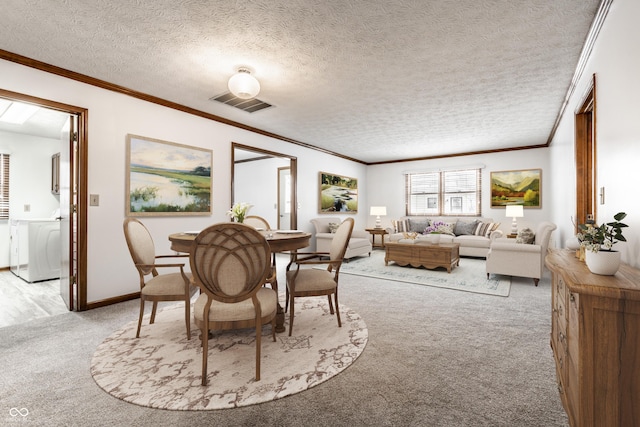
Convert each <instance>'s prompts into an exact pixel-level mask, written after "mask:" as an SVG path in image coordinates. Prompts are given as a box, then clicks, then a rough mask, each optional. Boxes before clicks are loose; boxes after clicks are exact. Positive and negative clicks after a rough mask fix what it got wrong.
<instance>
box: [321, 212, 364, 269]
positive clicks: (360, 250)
mask: <svg viewBox="0 0 640 427" xmlns="http://www.w3.org/2000/svg"><path fill="white" fill-rule="evenodd" d="M311 223H312V224H313V225H314V227H315V228H316V235H315V237H316V252H329V251H330V250H331V242H332V240H333V238H334V236H335V234H334V233H331V230H330V229H329V224H336V225H339V224H340V223H342V220H341V219H340V218H337V217H322V218H314V219H312V220H311ZM372 250H373V244H372V243H371V236H370V235H369V233H368V232H367V231H365V230H353V232H352V233H351V238H350V239H349V243H348V245H347V251H346V253H345V254H344V258H345V259H347V260H348V259H350V258H353V257H356V256H359V255H365V254H368V255H371V251H372Z"/></svg>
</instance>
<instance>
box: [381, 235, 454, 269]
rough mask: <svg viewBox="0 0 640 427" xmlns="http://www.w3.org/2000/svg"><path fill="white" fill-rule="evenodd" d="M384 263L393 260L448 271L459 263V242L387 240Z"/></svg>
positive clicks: (401, 263)
mask: <svg viewBox="0 0 640 427" xmlns="http://www.w3.org/2000/svg"><path fill="white" fill-rule="evenodd" d="M384 249H385V255H384V265H389V261H394V262H395V263H396V264H398V265H401V266H406V265H410V266H412V267H424V268H429V269H431V268H437V267H444V268H446V269H447V272H448V273H451V270H452V269H453V268H454V267H457V266H458V265H459V264H460V244H459V243H440V244H431V243H426V242H425V243H398V242H387V243H386V244H385V246H384Z"/></svg>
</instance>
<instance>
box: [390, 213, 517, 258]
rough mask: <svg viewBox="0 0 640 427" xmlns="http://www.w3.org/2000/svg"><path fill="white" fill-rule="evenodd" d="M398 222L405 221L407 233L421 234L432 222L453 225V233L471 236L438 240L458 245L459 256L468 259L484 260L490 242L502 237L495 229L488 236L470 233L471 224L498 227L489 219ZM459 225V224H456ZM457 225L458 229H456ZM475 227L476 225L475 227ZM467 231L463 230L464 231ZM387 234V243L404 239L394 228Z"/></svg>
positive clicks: (425, 218)
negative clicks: (478, 258)
mask: <svg viewBox="0 0 640 427" xmlns="http://www.w3.org/2000/svg"><path fill="white" fill-rule="evenodd" d="M399 220H401V221H402V220H406V223H407V224H406V225H407V226H408V227H409V229H408V230H407V232H417V233H423V232H424V229H425V228H426V227H427V226H428V225H429V224H430V223H433V222H436V221H442V222H446V223H450V224H453V226H452V229H453V230H454V231H458V232H462V231H464V232H465V233H471V234H457V235H453V236H452V235H447V234H440V235H439V240H440V242H448V243H451V242H452V243H458V244H460V256H469V257H481V258H486V257H487V253H488V252H489V247H490V245H491V241H493V240H495V239H498V238H500V237H502V236H503V235H504V233H503V231H502V230H499V229H495V230H493V231H490V232H489V233H488V235H475V234H473V232H474V231H475V229H474V231H470V230H471V229H472V228H473V227H472V226H471V225H470V223H472V222H474V221H475V222H477V223H483V224H497V225H496V226H495V227H498V226H499V225H500V223H494V221H493V220H492V219H491V218H481V217H434V216H405V217H401V218H400V219H399ZM458 223H459V224H458ZM456 225H458V227H456ZM476 226H477V225H476ZM465 228H466V229H467V230H464V229H465ZM387 232H388V233H389V236H388V238H387V241H389V242H397V241H401V240H404V239H406V237H405V232H404V231H401V230H396V229H394V228H387ZM416 239H417V240H421V239H429V236H428V235H423V234H419V235H418V236H417V237H416ZM407 243H409V242H407Z"/></svg>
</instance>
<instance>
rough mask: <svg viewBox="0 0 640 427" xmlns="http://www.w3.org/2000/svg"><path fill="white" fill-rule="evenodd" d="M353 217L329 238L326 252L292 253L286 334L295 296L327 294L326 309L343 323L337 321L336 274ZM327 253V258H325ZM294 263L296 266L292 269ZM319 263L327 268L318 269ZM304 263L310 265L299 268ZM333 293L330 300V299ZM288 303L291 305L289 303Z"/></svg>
mask: <svg viewBox="0 0 640 427" xmlns="http://www.w3.org/2000/svg"><path fill="white" fill-rule="evenodd" d="M353 224H354V221H353V218H347V219H345V220H344V221H343V222H342V223H341V224H340V225H339V226H338V229H337V230H336V232H335V236H334V238H333V240H332V241H331V247H330V250H329V252H305V253H296V254H294V259H293V261H292V263H290V264H289V265H288V266H287V273H286V277H287V290H286V302H285V312H286V311H287V309H289V310H290V312H289V336H291V332H292V331H293V319H294V316H295V308H294V300H295V298H298V297H314V296H323V295H326V296H327V298H328V300H329V310H330V312H331V314H334V303H335V314H336V317H337V318H338V327H342V322H341V321H340V309H339V307H338V277H339V274H340V267H341V266H342V262H343V261H344V254H345V252H346V250H347V245H348V244H349V239H350V238H351V233H352V232H353ZM327 257H328V259H327ZM294 264H295V269H292V267H293V265H294ZM319 265H326V266H327V268H326V269H317V268H314V267H318V266H319ZM301 266H307V267H310V268H300V267H301ZM331 295H333V302H332V301H331ZM289 306H290V307H289Z"/></svg>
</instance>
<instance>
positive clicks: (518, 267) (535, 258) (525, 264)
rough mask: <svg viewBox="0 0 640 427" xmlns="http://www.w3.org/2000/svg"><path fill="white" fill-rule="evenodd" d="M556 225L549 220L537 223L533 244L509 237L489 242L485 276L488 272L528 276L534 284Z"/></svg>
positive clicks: (538, 278) (542, 267)
mask: <svg viewBox="0 0 640 427" xmlns="http://www.w3.org/2000/svg"><path fill="white" fill-rule="evenodd" d="M556 228H557V227H556V225H555V224H553V223H551V222H542V223H540V225H538V228H537V229H536V233H535V241H534V243H533V244H531V245H528V244H521V243H515V242H514V241H511V239H504V238H503V239H496V240H493V241H492V242H491V246H490V247H489V253H487V264H486V265H487V267H486V268H487V278H489V275H490V274H492V273H493V274H504V275H507V276H516V277H530V278H532V279H533V283H534V284H535V286H538V281H539V280H540V278H541V277H542V273H543V271H544V258H545V256H546V255H547V250H548V248H549V241H550V239H551V233H552V232H553V230H555V229H556Z"/></svg>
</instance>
